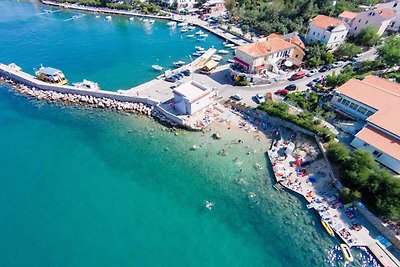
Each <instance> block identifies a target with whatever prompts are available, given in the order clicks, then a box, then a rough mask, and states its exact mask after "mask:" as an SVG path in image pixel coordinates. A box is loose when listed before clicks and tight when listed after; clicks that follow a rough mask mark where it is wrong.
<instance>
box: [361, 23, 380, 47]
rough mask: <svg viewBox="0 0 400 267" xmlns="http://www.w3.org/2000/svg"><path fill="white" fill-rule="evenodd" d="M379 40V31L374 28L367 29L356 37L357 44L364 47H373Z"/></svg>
mask: <svg viewBox="0 0 400 267" xmlns="http://www.w3.org/2000/svg"><path fill="white" fill-rule="evenodd" d="M378 40H379V35H378V29H377V28H375V27H372V26H368V27H365V28H364V29H362V30H361V31H360V33H359V34H358V35H357V36H356V42H357V43H358V44H360V45H364V46H373V45H374V44H375V43H376V42H377V41H378Z"/></svg>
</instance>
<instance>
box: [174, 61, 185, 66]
mask: <svg viewBox="0 0 400 267" xmlns="http://www.w3.org/2000/svg"><path fill="white" fill-rule="evenodd" d="M172 64H174V65H175V66H177V67H181V66H183V65H184V64H185V61H182V60H179V61H174V62H172Z"/></svg>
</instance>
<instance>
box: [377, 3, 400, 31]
mask: <svg viewBox="0 0 400 267" xmlns="http://www.w3.org/2000/svg"><path fill="white" fill-rule="evenodd" d="M376 8H377V9H381V8H389V9H391V10H393V11H394V12H395V13H396V17H395V18H394V19H393V20H392V21H391V22H390V24H389V26H388V27H387V30H389V31H395V32H400V0H395V1H391V2H386V3H380V4H377V5H376Z"/></svg>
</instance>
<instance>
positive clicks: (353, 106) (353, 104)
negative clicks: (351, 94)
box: [350, 103, 359, 110]
mask: <svg viewBox="0 0 400 267" xmlns="http://www.w3.org/2000/svg"><path fill="white" fill-rule="evenodd" d="M358 107H359V105H357V104H355V103H351V104H350V108H351V109H354V110H357V108H358Z"/></svg>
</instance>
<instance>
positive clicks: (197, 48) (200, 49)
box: [194, 46, 204, 51]
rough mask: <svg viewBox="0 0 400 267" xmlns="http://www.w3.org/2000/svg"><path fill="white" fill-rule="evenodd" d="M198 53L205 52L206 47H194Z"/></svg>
mask: <svg viewBox="0 0 400 267" xmlns="http://www.w3.org/2000/svg"><path fill="white" fill-rule="evenodd" d="M194 48H195V49H196V50H197V51H203V50H204V47H201V46H195V47H194Z"/></svg>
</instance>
